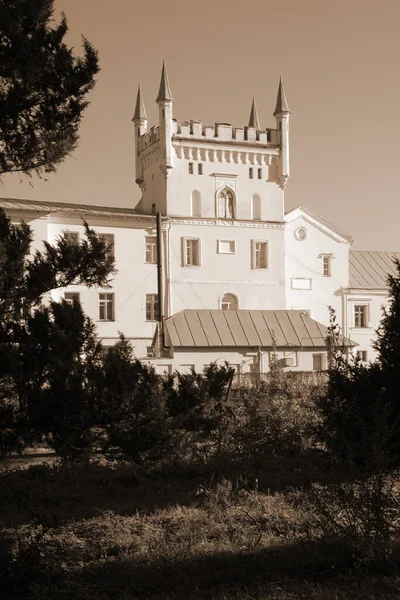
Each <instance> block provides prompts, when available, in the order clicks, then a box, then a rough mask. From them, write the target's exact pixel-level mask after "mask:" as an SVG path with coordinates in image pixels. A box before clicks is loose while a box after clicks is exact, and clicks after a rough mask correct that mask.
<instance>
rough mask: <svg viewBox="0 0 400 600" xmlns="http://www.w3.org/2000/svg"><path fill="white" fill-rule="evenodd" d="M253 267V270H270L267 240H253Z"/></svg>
mask: <svg viewBox="0 0 400 600" xmlns="http://www.w3.org/2000/svg"><path fill="white" fill-rule="evenodd" d="M252 267H253V269H267V268H268V242H267V240H252Z"/></svg>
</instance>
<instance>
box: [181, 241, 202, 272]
mask: <svg viewBox="0 0 400 600" xmlns="http://www.w3.org/2000/svg"><path fill="white" fill-rule="evenodd" d="M183 264H184V266H185V267H199V266H200V238H183Z"/></svg>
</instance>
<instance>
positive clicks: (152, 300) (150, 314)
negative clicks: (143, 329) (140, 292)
mask: <svg viewBox="0 0 400 600" xmlns="http://www.w3.org/2000/svg"><path fill="white" fill-rule="evenodd" d="M157 319H158V294H146V321H157Z"/></svg>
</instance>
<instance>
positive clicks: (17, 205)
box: [0, 198, 154, 218]
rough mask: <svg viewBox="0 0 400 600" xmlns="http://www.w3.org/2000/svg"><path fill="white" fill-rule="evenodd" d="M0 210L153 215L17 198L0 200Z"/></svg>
mask: <svg viewBox="0 0 400 600" xmlns="http://www.w3.org/2000/svg"><path fill="white" fill-rule="evenodd" d="M0 208H4V209H5V210H6V211H12V210H14V211H23V212H38V213H46V214H50V213H68V214H71V213H78V214H79V215H80V216H85V215H87V216H92V217H98V216H101V217H109V218H116V217H120V218H121V217H122V218H124V217H125V218H126V217H135V216H141V215H145V216H146V215H149V216H150V215H151V216H153V217H154V214H153V213H149V212H145V211H142V210H139V209H136V208H116V207H114V206H96V205H93V204H75V203H72V202H43V201H40V200H24V199H19V198H0Z"/></svg>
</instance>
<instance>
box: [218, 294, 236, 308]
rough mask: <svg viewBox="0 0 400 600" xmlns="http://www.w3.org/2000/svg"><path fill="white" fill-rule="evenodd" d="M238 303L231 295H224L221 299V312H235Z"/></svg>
mask: <svg viewBox="0 0 400 600" xmlns="http://www.w3.org/2000/svg"><path fill="white" fill-rule="evenodd" d="M237 308H238V301H237V298H236V296H234V295H233V294H225V296H222V298H221V310H237Z"/></svg>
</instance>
